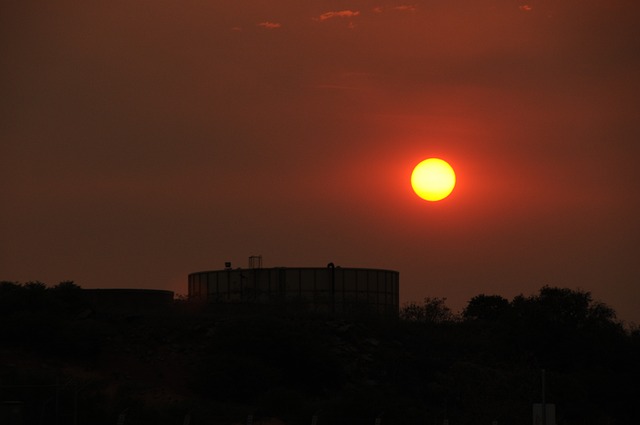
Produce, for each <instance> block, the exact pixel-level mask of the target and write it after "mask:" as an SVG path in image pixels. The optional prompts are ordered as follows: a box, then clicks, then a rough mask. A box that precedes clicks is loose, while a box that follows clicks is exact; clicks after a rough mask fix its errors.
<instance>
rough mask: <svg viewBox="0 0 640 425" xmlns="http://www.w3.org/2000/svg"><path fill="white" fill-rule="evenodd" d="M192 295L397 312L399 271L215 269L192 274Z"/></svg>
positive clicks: (329, 309) (314, 307)
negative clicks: (296, 302) (298, 302)
mask: <svg viewBox="0 0 640 425" xmlns="http://www.w3.org/2000/svg"><path fill="white" fill-rule="evenodd" d="M188 290H189V299H191V300H208V301H215V302H224V303H272V302H279V301H290V302H295V301H300V302H301V303H304V304H305V305H306V306H308V308H309V309H312V310H316V311H326V312H331V313H338V314H339V313H349V312H353V311H362V310H368V311H372V312H377V313H382V314H396V315H397V313H398V309H399V300H398V293H399V273H398V272H397V271H393V270H381V269H362V268H345V267H334V266H333V265H332V264H330V265H329V266H328V267H275V268H249V269H231V268H226V269H224V270H213V271H203V272H196V273H191V274H190V275H189V289H188Z"/></svg>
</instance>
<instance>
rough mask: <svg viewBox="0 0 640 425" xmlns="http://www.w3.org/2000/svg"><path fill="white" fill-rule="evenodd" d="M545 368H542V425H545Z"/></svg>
mask: <svg viewBox="0 0 640 425" xmlns="http://www.w3.org/2000/svg"><path fill="white" fill-rule="evenodd" d="M545 387H546V383H545V370H544V369H542V425H547V402H546V394H545Z"/></svg>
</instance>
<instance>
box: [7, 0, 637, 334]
mask: <svg viewBox="0 0 640 425" xmlns="http://www.w3.org/2000/svg"><path fill="white" fill-rule="evenodd" d="M639 19H640V2H637V1H635V0H591V1H577V0H539V1H537V0H531V1H530V2H525V1H517V0H456V1H451V0H439V1H438V0H430V1H429V0H422V1H420V0H419V1H414V2H402V1H397V2H396V1H391V0H390V1H333V0H329V1H327V0H322V1H320V0H311V1H300V0H268V1H267V0H261V1H258V0H254V1H252V0H248V1H242V2H238V1H237V0H233V1H232V0H215V1H213V0H199V1H195V0H180V1H178V0H172V1H168V0H148V1H137V0H126V1H81V2H71V1H53V2H34V1H4V2H2V4H1V5H0V73H1V74H0V77H1V78H0V84H1V86H0V89H1V92H0V108H2V109H1V112H2V115H1V117H0V158H1V160H2V171H1V174H0V177H1V180H0V204H1V209H0V220H1V221H0V280H1V279H4V280H15V281H21V282H25V281H29V280H41V281H44V282H47V283H50V284H55V283H58V282H59V281H61V280H73V281H75V282H76V283H78V284H80V285H81V286H83V287H86V288H101V287H102V288H104V287H135V288H158V289H170V290H173V291H176V292H177V293H183V294H184V293H185V292H186V279H187V274H188V273H190V272H195V271H202V270H211V269H220V268H223V267H224V262H225V261H231V262H232V263H233V265H234V266H241V267H246V266H247V258H248V256H249V255H258V254H259V255H262V256H263V265H264V266H265V267H275V266H292V267H293V266H325V265H326V264H327V263H328V262H334V263H335V264H336V265H341V266H344V267H371V268H383V269H392V270H398V271H399V272H400V286H401V288H400V293H401V294H400V298H401V302H406V301H409V300H415V301H421V300H422V299H423V298H424V297H427V296H430V297H446V298H447V304H448V305H450V306H451V307H452V308H453V309H454V310H457V309H459V308H461V307H463V306H464V305H465V304H466V302H467V301H468V300H469V299H470V298H471V297H472V296H474V295H477V294H480V293H485V294H499V295H502V296H505V297H507V298H509V299H510V298H511V297H513V296H514V295H517V294H520V293H523V294H526V295H528V294H532V293H535V292H537V290H538V289H539V288H540V287H542V286H543V285H551V286H562V287H569V288H574V289H575V288H581V289H584V290H588V291H591V292H592V293H593V295H594V297H595V298H596V299H598V300H601V301H604V302H606V303H608V304H609V305H611V306H612V307H614V308H615V309H616V311H617V312H618V313H619V316H620V317H621V318H623V319H625V320H631V321H635V322H640V309H639V308H638V307H639V306H640V258H639V257H640V256H639V254H640V225H639V222H640V219H639V218H638V217H640V166H639V165H638V157H639V154H640V25H639V24H638V21H639ZM431 156H438V157H441V158H443V159H445V160H447V161H449V162H450V163H451V165H452V166H453V167H454V169H455V170H456V172H457V175H458V185H457V187H456V189H455V190H454V192H453V194H452V195H451V196H450V197H449V198H447V199H446V200H445V201H442V202H439V203H429V202H426V201H423V200H421V199H420V198H418V197H417V196H415V194H414V193H413V192H412V189H411V187H410V184H409V178H410V174H411V171H412V168H413V166H414V165H415V164H417V163H418V162H419V161H421V160H422V159H425V158H428V157H431Z"/></svg>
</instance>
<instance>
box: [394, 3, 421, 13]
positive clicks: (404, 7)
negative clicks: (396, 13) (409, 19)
mask: <svg viewBox="0 0 640 425" xmlns="http://www.w3.org/2000/svg"><path fill="white" fill-rule="evenodd" d="M394 9H395V10H401V11H403V12H415V11H416V10H417V8H416V7H415V6H413V5H409V4H405V5H402V6H396V7H394Z"/></svg>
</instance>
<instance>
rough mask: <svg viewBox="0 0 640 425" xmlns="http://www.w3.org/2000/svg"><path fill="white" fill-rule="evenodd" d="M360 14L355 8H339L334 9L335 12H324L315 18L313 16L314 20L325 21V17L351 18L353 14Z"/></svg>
mask: <svg viewBox="0 0 640 425" xmlns="http://www.w3.org/2000/svg"><path fill="white" fill-rule="evenodd" d="M358 15H360V11H359V10H356V11H353V10H340V11H335V12H325V13H323V14H322V15H320V16H318V17H317V18H314V19H315V20H316V21H320V22H322V21H326V20H327V19H331V18H353V17H355V16H358Z"/></svg>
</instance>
